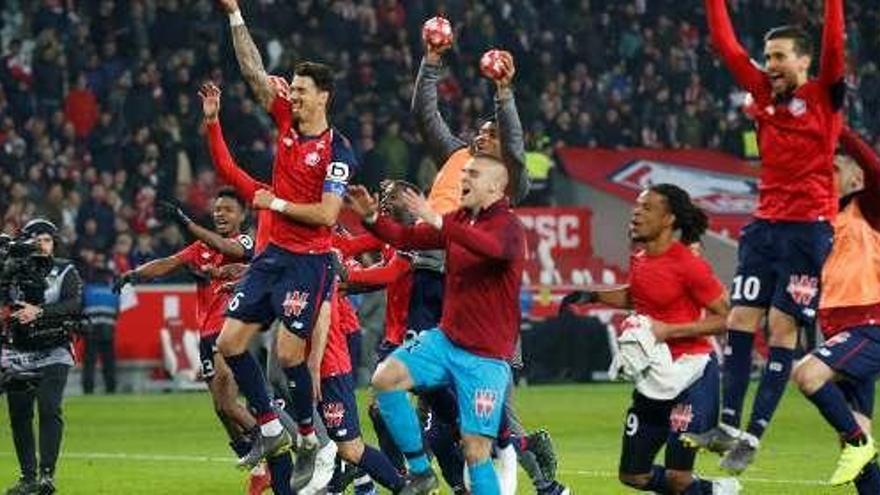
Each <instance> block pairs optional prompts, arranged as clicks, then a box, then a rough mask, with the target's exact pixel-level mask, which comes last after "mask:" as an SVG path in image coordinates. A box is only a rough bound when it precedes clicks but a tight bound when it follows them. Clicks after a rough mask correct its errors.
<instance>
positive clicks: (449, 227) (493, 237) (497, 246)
mask: <svg viewBox="0 0 880 495" xmlns="http://www.w3.org/2000/svg"><path fill="white" fill-rule="evenodd" d="M453 215H454V214H449V215H446V216H445V217H444V218H443V235H444V236H445V237H446V239H448V240H449V241H450V242H454V243H456V244H460V245H462V246H464V247H465V248H467V249H468V250H469V251H471V252H473V253H476V254H478V255H481V256H485V257H487V258H495V259H502V260H512V259H516V258H521V257H523V256H525V244H524V241H525V229H524V228H523V226H522V224H521V223H520V222H519V220H518V219H517V218H516V217H515V216H513V214H511V215H510V216H509V217H508V218H507V219H506V221H502V222H499V223H493V224H484V225H483V226H482V228H477V227H474V226H471V225H468V224H466V223H464V222H457V221H455V219H454V216H453Z"/></svg>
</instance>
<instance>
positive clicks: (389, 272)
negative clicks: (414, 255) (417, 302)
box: [348, 253, 411, 285]
mask: <svg viewBox="0 0 880 495" xmlns="http://www.w3.org/2000/svg"><path fill="white" fill-rule="evenodd" d="M410 266H411V265H410V262H409V260H408V259H406V258H405V257H404V256H400V255H399V254H396V253H395V254H394V257H392V258H391V259H390V260H388V262H387V263H384V264H380V265H373V266H371V267H369V268H355V269H350V270H349V271H348V281H349V282H351V283H353V284H358V285H388V284H390V283H392V282H394V281H395V280H397V279H399V278H400V277H402V276H403V275H405V274H406V273H407V272H408V271H409V270H410Z"/></svg>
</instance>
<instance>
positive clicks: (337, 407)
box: [322, 402, 345, 428]
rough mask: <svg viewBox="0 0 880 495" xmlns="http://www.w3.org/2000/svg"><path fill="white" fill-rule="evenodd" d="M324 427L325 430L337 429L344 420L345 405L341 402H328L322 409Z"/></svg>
mask: <svg viewBox="0 0 880 495" xmlns="http://www.w3.org/2000/svg"><path fill="white" fill-rule="evenodd" d="M322 412H323V416H324V426H326V427H327V428H339V427H340V426H342V419H343V418H345V404H343V403H342V402H330V403H327V404H324V408H323V411H322Z"/></svg>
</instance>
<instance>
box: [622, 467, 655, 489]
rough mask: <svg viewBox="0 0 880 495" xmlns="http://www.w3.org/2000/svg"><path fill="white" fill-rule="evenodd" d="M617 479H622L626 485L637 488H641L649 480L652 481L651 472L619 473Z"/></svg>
mask: <svg viewBox="0 0 880 495" xmlns="http://www.w3.org/2000/svg"><path fill="white" fill-rule="evenodd" d="M617 479H618V480H620V482H621V483H623V484H624V485H626V486H628V487H630V488H635V489H636V490H641V489H642V488H644V487H646V486H647V485H648V482H649V481H651V475H650V474H632V473H624V472H622V471H621V472H619V473H617Z"/></svg>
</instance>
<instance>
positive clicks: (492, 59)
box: [480, 49, 504, 80]
mask: <svg viewBox="0 0 880 495" xmlns="http://www.w3.org/2000/svg"><path fill="white" fill-rule="evenodd" d="M503 54H504V52H503V51H501V50H495V49H493V50H489V51H488V52H486V53H484V54H483V56H482V57H481V58H480V72H481V73H482V74H483V75H484V76H486V77H488V78H489V79H493V80H498V79H501V78H502V77H504V63H503V62H502V57H503Z"/></svg>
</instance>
